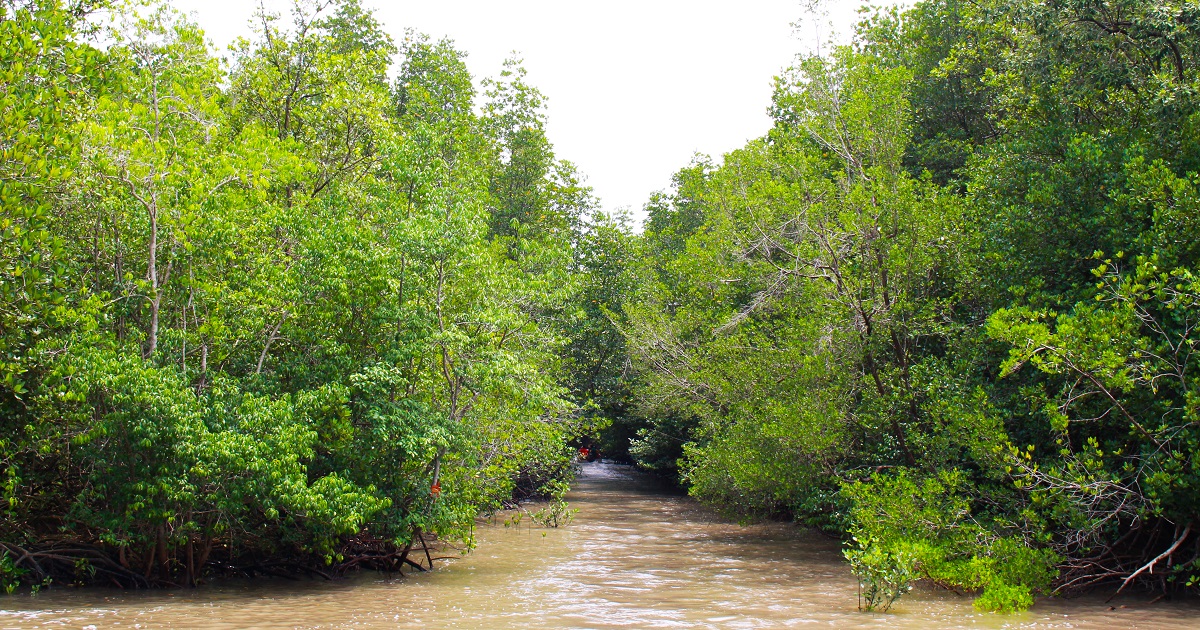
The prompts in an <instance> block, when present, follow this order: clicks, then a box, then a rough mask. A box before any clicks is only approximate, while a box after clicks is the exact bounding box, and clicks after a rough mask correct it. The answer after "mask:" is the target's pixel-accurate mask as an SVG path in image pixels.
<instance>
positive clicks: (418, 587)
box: [0, 464, 1200, 628]
mask: <svg viewBox="0 0 1200 630" xmlns="http://www.w3.org/2000/svg"><path fill="white" fill-rule="evenodd" d="M570 499H571V501H572V504H573V506H574V507H577V508H579V514H578V515H577V516H576V518H575V521H574V522H573V523H572V524H571V525H569V526H567V527H564V528H560V529H541V528H537V527H534V528H530V527H528V521H529V520H528V519H525V522H524V524H522V525H521V526H520V527H519V528H514V527H507V528H506V527H502V526H501V525H499V524H496V525H484V526H481V527H480V528H479V532H478V548H477V549H476V550H475V551H474V552H472V553H471V554H469V555H468V556H466V557H464V558H460V559H455V560H450V561H442V562H440V563H439V564H440V566H439V567H438V569H437V570H435V571H433V572H431V573H426V574H417V575H409V576H407V577H404V578H391V579H389V578H385V577H383V576H381V575H378V574H373V573H365V574H361V575H358V576H356V577H353V578H351V579H347V580H340V581H336V582H332V583H329V582H317V581H303V582H286V581H283V582H278V581H268V582H247V583H223V584H221V585H215V586H207V587H202V588H199V589H193V590H178V591H173V592H121V591H109V590H97V589H81V590H71V589H55V590H51V591H48V592H43V593H41V594H39V595H37V596H36V597H29V596H15V597H9V598H3V599H0V628H9V627H16V628H35V627H49V628H87V627H96V628H155V627H177V628H394V627H421V628H791V627H832V628H1200V607H1198V606H1196V605H1180V604H1154V605H1150V604H1145V603H1137V602H1133V601H1128V600H1127V601H1126V602H1125V603H1126V605H1127V607H1126V608H1119V609H1117V610H1114V611H1110V610H1109V609H1108V608H1109V607H1108V605H1106V604H1104V603H1103V600H1102V599H1101V598H1094V599H1085V600H1072V601H1065V602H1064V601H1055V600H1043V601H1039V602H1038V603H1037V605H1036V606H1035V607H1034V608H1033V609H1032V610H1030V611H1027V612H1024V613H1019V614H1014V615H997V614H991V613H980V612H977V611H975V610H974V609H973V608H972V607H971V602H970V599H968V598H965V597H958V596H955V595H953V594H951V593H946V592H944V591H935V590H932V589H929V590H918V591H915V592H913V593H911V594H909V595H908V596H906V597H905V598H904V599H902V600H901V602H900V603H899V604H898V605H897V606H896V607H895V608H894V609H893V611H892V612H891V613H887V614H868V613H861V612H858V611H857V610H856V600H855V581H854V579H853V577H852V576H851V575H850V573H849V571H848V570H847V568H846V566H845V564H844V563H843V562H842V560H841V556H840V554H839V551H838V545H837V543H836V542H833V541H830V540H828V539H826V538H824V537H822V536H820V535H818V534H814V533H811V532H806V531H803V530H799V529H797V528H795V527H791V526H788V525H783V524H770V525H753V526H748V527H741V526H738V525H733V524H729V523H727V522H725V521H722V520H721V519H719V518H716V517H715V516H714V515H712V514H711V513H710V512H709V511H707V510H705V509H703V508H701V507H699V506H697V505H696V504H695V502H693V501H692V500H690V499H688V498H686V497H682V496H678V495H674V494H670V493H668V492H665V491H662V490H659V489H657V488H656V486H655V485H654V484H653V482H651V481H650V480H648V479H645V478H643V477H641V476H639V475H637V474H636V473H634V472H632V471H630V470H629V469H628V468H626V467H620V466H611V465H607V464H590V465H587V466H585V467H584V470H583V473H582V474H581V476H580V478H579V480H578V481H577V483H576V485H575V489H574V492H573V494H572V496H571V497H570Z"/></svg>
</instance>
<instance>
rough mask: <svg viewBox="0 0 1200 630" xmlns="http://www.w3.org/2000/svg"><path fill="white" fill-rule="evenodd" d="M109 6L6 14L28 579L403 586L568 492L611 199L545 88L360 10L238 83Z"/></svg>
mask: <svg viewBox="0 0 1200 630" xmlns="http://www.w3.org/2000/svg"><path fill="white" fill-rule="evenodd" d="M97 8H98V7H94V6H82V5H79V6H77V5H72V6H70V7H68V6H66V5H63V4H60V3H58V2H56V1H55V0H29V1H27V2H25V1H14V2H3V3H0V55H3V58H4V59H3V63H2V65H0V68H3V70H2V71H3V73H4V76H3V81H0V125H2V131H0V150H2V151H3V153H2V154H0V200H2V201H3V220H2V223H0V226H2V227H0V229H2V230H3V239H2V240H0V274H2V275H0V291H2V293H0V295H2V300H0V318H2V319H3V321H2V323H0V380H2V382H3V386H2V387H0V480H2V481H0V488H2V496H3V505H2V506H0V507H2V509H3V515H4V517H3V519H0V541H3V542H2V544H0V558H3V560H2V562H3V563H2V564H0V579H2V580H3V583H4V586H5V587H6V588H8V589H11V588H13V587H14V586H16V585H17V584H18V583H20V582H31V583H38V582H41V581H43V580H45V579H46V578H48V577H54V578H55V579H61V578H62V577H63V575H64V573H66V574H67V576H68V577H69V578H71V579H81V580H87V579H90V578H95V579H99V580H103V581H105V582H109V581H112V580H115V581H116V582H117V583H120V584H125V585H139V584H147V583H170V582H176V583H178V582H182V581H194V580H195V579H196V578H197V577H198V576H200V575H201V574H202V572H203V569H204V567H206V566H216V565H218V564H219V565H221V566H226V567H246V566H251V567H254V566H257V567H260V569H261V568H262V567H271V566H281V565H280V564H279V563H294V564H297V565H300V566H310V567H319V566H321V565H322V564H338V563H341V562H343V561H346V562H349V561H351V560H357V559H358V558H357V557H355V558H352V557H351V556H353V555H354V554H355V553H358V552H361V551H363V550H368V551H371V552H372V553H378V554H379V555H387V554H392V555H397V554H401V555H400V556H399V557H398V558H393V564H395V563H396V562H397V561H402V560H403V559H404V557H403V555H402V553H403V552H405V551H406V550H407V549H409V548H410V547H411V545H412V544H413V541H414V540H420V541H421V542H420V543H419V544H424V539H425V536H426V535H427V534H432V535H435V536H439V537H442V538H443V539H451V540H454V539H457V540H460V541H464V542H466V543H468V544H469V542H470V537H471V531H472V527H473V524H474V519H475V517H476V516H477V515H478V514H479V513H480V512H482V511H487V510H491V509H495V508H497V507H499V506H500V505H501V504H502V503H504V502H505V501H507V500H510V499H511V498H512V497H513V496H514V492H515V491H518V490H520V489H521V488H518V487H517V484H522V485H523V486H524V488H523V489H524V490H525V491H533V492H537V491H539V490H540V489H544V488H543V487H545V488H548V490H545V491H547V492H550V491H553V493H556V494H559V495H561V490H562V484H561V480H562V479H564V478H565V477H567V476H569V473H570V469H569V465H570V458H571V456H572V450H571V448H570V446H569V441H570V440H571V439H573V438H574V437H575V436H577V435H579V434H580V433H582V432H583V431H584V430H585V428H586V426H587V423H588V422H592V420H590V418H592V417H593V416H594V414H591V415H589V414H584V413H581V412H580V411H579V407H578V405H577V404H576V403H575V402H574V398H573V394H572V387H571V381H570V379H569V378H567V377H564V376H563V375H564V374H568V372H567V371H566V369H565V367H564V365H563V360H562V359H560V358H559V357H560V355H562V354H563V352H562V351H563V349H564V348H565V347H566V346H567V345H568V344H569V343H570V341H571V339H570V337H569V333H570V332H571V331H572V330H573V328H572V326H573V325H574V324H573V322H575V321H577V320H578V319H579V318H580V317H581V316H582V315H581V313H580V310H579V309H578V308H577V307H576V306H575V302H576V296H577V295H578V294H579V293H580V292H581V291H582V290H583V283H582V282H581V281H580V280H579V279H578V278H579V276H580V274H579V273H577V271H576V269H577V267H578V264H577V261H576V260H575V256H576V254H575V249H576V247H575V245H576V241H577V240H578V236H577V235H579V234H586V233H590V232H589V230H588V228H587V227H586V225H585V224H586V223H587V219H588V217H589V216H590V212H591V206H592V205H593V203H594V202H593V201H592V200H591V197H590V195H589V193H588V190H587V189H586V188H584V187H582V186H581V185H580V184H579V182H578V178H577V176H575V174H574V171H573V169H572V167H571V166H570V165H569V164H567V163H563V162H559V161H557V160H556V159H555V157H554V155H553V152H552V148H551V146H550V145H549V143H548V142H547V141H546V138H545V134H544V130H543V126H544V111H543V104H542V101H543V99H542V97H541V96H540V94H539V93H538V92H537V91H536V90H535V89H533V88H532V87H530V86H529V85H527V84H526V83H525V82H524V81H523V79H522V76H523V71H522V70H521V69H520V67H519V64H518V63H517V62H515V61H514V62H513V63H511V64H509V65H508V66H506V67H505V68H504V69H503V72H501V73H500V76H499V77H498V78H496V79H494V80H491V81H489V82H488V83H487V84H486V86H487V92H486V94H483V95H479V94H476V90H475V87H474V83H473V80H472V77H471V76H470V74H469V73H468V72H467V69H466V66H465V64H464V55H463V53H461V52H459V51H458V50H456V49H455V48H454V47H453V45H452V44H451V43H450V42H449V41H431V40H429V39H428V38H426V37H424V36H421V35H419V34H416V33H409V34H407V36H406V37H405V38H404V40H403V41H402V42H395V41H393V40H392V39H391V38H390V37H389V36H388V35H387V34H386V33H385V32H384V31H383V30H382V27H381V25H380V24H378V23H377V22H376V21H375V19H374V18H373V17H372V16H371V14H370V13H369V12H367V11H365V10H364V9H363V8H362V7H361V6H360V5H359V4H358V2H357V1H356V0H339V1H336V2H320V3H301V4H298V5H296V7H295V9H294V11H293V12H292V15H291V16H290V17H289V18H288V19H284V18H282V17H280V16H276V15H269V14H267V15H260V16H258V18H257V20H258V27H257V32H256V34H255V36H254V38H253V39H250V40H241V41H239V42H238V43H237V44H236V45H235V46H234V47H233V49H232V60H231V61H230V62H229V63H227V64H226V63H222V62H221V61H220V60H219V59H218V57H217V56H215V54H214V52H213V51H212V50H210V49H209V47H208V45H207V44H206V43H205V40H204V38H203V34H202V32H201V31H200V30H199V29H198V27H197V26H196V25H195V24H192V23H190V22H188V21H187V19H185V18H183V17H181V16H179V15H178V14H176V13H174V12H172V11H171V10H170V8H169V7H167V6H152V7H150V8H149V9H145V10H143V11H142V14H141V15H133V14H126V13H123V12H120V11H117V12H115V13H113V14H114V15H115V18H113V20H112V22H111V24H109V23H107V22H105V21H104V20H103V19H102V17H103V16H104V15H105V13H104V12H101V13H95V12H93V10H94V9H97ZM88 42H93V43H91V44H89V43H88ZM101 44H103V45H101ZM397 53H398V55H399V58H400V59H401V60H402V61H401V63H400V64H399V66H398V67H392V59H393V56H394V55H397ZM359 555H361V554H359ZM272 563H274V564H272ZM262 570H267V569H262ZM72 572H74V576H72V575H71V574H72ZM268 572H269V570H268Z"/></svg>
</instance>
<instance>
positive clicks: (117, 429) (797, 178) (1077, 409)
mask: <svg viewBox="0 0 1200 630" xmlns="http://www.w3.org/2000/svg"><path fill="white" fill-rule="evenodd" d="M98 8H101V7H100V5H98V4H97V5H93V4H89V3H87V2H84V3H77V4H71V5H64V4H62V3H60V2H57V1H56V0H0V58H2V61H0V79H2V81H0V204H2V208H3V213H2V215H0V493H2V495H0V496H2V497H3V505H0V509H3V513H4V518H3V520H2V521H0V541H2V542H0V581H2V584H3V585H4V586H5V587H6V588H9V589H11V588H14V587H15V586H16V585H18V584H20V583H22V582H24V583H34V584H36V583H39V582H41V581H44V580H45V579H47V578H50V577H53V578H55V579H58V578H62V577H64V576H66V577H68V578H69V579H78V580H81V581H86V580H88V579H93V578H94V579H103V580H106V581H108V580H111V581H116V582H117V583H119V584H126V585H142V584H151V583H158V584H167V583H177V582H180V581H194V580H195V579H197V578H198V577H200V576H201V575H203V573H204V570H205V568H206V567H208V568H212V567H214V566H224V567H226V568H230V569H232V568H236V567H242V568H243V570H245V568H246V567H258V568H259V569H260V570H265V569H264V568H269V567H272V566H276V567H277V566H281V564H287V563H290V564H291V565H295V566H304V567H309V569H310V570H313V569H314V568H315V567H319V566H321V565H322V564H340V565H342V566H349V565H353V564H354V563H357V562H359V561H360V560H362V559H363V558H368V557H369V558H375V559H379V558H384V557H387V558H392V560H391V561H392V562H397V561H398V562H401V563H402V562H403V560H404V558H406V554H407V552H408V550H409V549H411V548H412V546H413V545H414V544H424V537H425V535H426V534H432V535H436V536H440V537H443V538H450V539H457V540H461V541H464V542H466V543H468V544H469V542H470V537H471V528H472V524H473V522H474V518H475V517H476V516H477V515H478V514H479V513H481V512H486V511H488V510H491V509H495V508H496V507H498V506H500V505H502V504H503V503H504V502H505V501H507V500H509V499H511V498H512V497H513V496H514V493H519V492H543V493H547V494H551V495H553V496H555V497H557V498H558V499H559V500H558V501H556V502H554V503H553V504H551V506H549V507H547V508H546V509H545V510H544V511H543V512H539V515H540V516H539V518H540V519H542V520H544V521H545V522H547V523H553V524H558V523H560V522H565V521H566V520H569V518H570V513H571V512H570V510H569V509H568V508H567V507H566V505H565V504H564V503H562V501H561V496H562V494H563V493H564V492H565V489H566V485H565V483H564V480H565V479H567V478H568V477H569V474H570V469H569V468H570V460H571V456H572V453H571V451H572V449H571V447H570V445H576V446H578V445H580V444H586V445H588V446H591V447H592V448H593V449H595V448H599V450H600V451H601V452H604V453H607V454H609V455H614V456H627V457H629V458H631V459H633V460H635V461H637V462H638V463H639V464H641V465H642V466H644V467H647V468H652V469H658V470H662V471H665V472H667V473H669V474H674V475H676V476H677V479H679V481H680V482H681V483H683V484H684V485H686V486H687V487H688V488H689V489H690V491H691V492H692V494H694V495H695V496H697V497H699V498H701V499H703V500H705V501H708V502H710V503H712V504H714V505H717V506H719V507H721V508H722V509H724V510H726V511H727V512H729V513H731V514H735V515H738V516H741V517H754V516H769V517H784V518H791V519H794V520H796V521H797V522H800V523H803V524H806V525H809V526H814V527H819V528H823V529H826V530H828V531H832V532H836V533H839V534H841V535H844V536H845V538H846V540H847V542H848V545H847V551H846V558H847V559H848V561H849V563H850V565H851V567H852V569H853V570H854V571H855V573H856V574H857V575H858V576H859V577H860V579H861V580H862V585H863V589H862V595H863V597H864V606H865V607H867V608H870V609H887V608H888V607H889V606H891V605H892V603H893V602H894V601H895V600H896V599H897V598H899V597H901V596H902V595H903V593H904V592H906V591H907V590H908V589H909V588H910V585H911V584H912V582H914V581H916V580H922V579H923V580H928V581H931V582H933V583H935V584H938V585H941V586H945V587H947V588H951V589H956V590H960V591H970V592H973V593H976V594H977V599H976V603H977V605H978V606H979V607H980V608H984V609H992V610H1013V609H1019V608H1024V607H1028V606H1030V605H1031V604H1032V602H1033V598H1034V596H1035V595H1037V594H1040V593H1050V592H1058V593H1067V592H1072V591H1078V590H1081V589H1084V588H1087V587H1089V586H1094V585H1098V584H1099V585H1111V588H1112V590H1123V589H1126V588H1127V587H1131V588H1133V587H1136V588H1145V589H1154V590H1158V591H1161V592H1162V593H1164V594H1173V593H1177V592H1181V591H1184V590H1188V589H1192V588H1194V587H1195V586H1196V585H1197V583H1198V582H1200V566H1197V562H1198V556H1200V460H1198V459H1197V452H1198V450H1200V394H1198V393H1197V391H1196V388H1197V386H1200V382H1198V381H1197V378H1198V377H1197V376H1196V371H1197V370H1196V365H1195V364H1194V362H1193V361H1192V359H1193V355H1194V353H1195V350H1196V349H1197V343H1198V342H1200V336H1198V335H1200V333H1198V332H1197V326H1200V239H1198V238H1197V234H1200V193H1198V192H1197V189H1198V187H1200V174H1198V172H1200V138H1198V137H1197V132H1198V131H1200V102H1198V100H1197V99H1198V98H1200V96H1198V94H1200V65H1198V64H1200V58H1198V56H1200V33H1198V32H1197V30H1196V29H1197V24H1198V23H1200V22H1198V20H1200V10H1197V9H1196V7H1195V6H1193V5H1192V4H1188V3H1184V2H1182V1H1179V0H1167V1H1162V0H1158V1H1150V0H1097V1H1090V0H1089V1H1087V2H1084V1H1081V0H973V1H971V2H967V1H966V0H924V1H922V2H917V3H916V4H915V5H914V6H912V7H911V8H908V9H905V10H881V11H876V12H873V13H869V14H867V15H866V17H865V18H864V20H863V21H862V22H861V23H860V25H859V26H858V29H857V31H856V37H855V39H854V43H853V44H851V45H848V46H842V47H836V48H834V49H833V52H831V53H829V54H826V55H817V56H804V57H801V58H799V59H798V60H797V62H796V64H795V65H794V66H793V67H792V68H790V69H788V70H787V71H786V72H785V73H783V75H782V76H781V77H779V78H778V79H777V82H776V90H775V96H774V99H773V101H772V103H771V110H770V111H771V113H772V116H773V119H774V125H773V127H772V129H771V130H770V131H769V133H767V134H766V135H765V136H764V137H762V138H759V139H756V140H753V141H751V142H749V143H747V144H746V146H744V147H742V148H740V149H738V150H736V151H733V152H731V153H729V154H728V155H726V156H724V158H723V159H722V160H721V161H720V162H715V161H711V160H708V159H707V158H698V159H697V160H696V161H695V162H694V163H692V164H691V165H689V166H687V167H686V168H684V169H682V170H681V171H679V173H678V174H677V175H676V176H675V179H674V185H673V187H672V189H671V191H670V192H669V193H660V194H657V195H655V196H654V197H653V198H652V199H650V201H649V203H648V204H647V206H646V214H647V218H646V223H645V226H644V232H643V233H642V234H636V233H635V232H634V230H633V228H632V226H631V225H630V219H629V217H628V216H627V214H626V213H623V212H618V213H615V214H604V213H602V212H599V211H598V209H597V202H596V200H594V199H593V198H592V196H591V193H590V191H589V190H588V189H587V188H586V187H585V186H583V185H582V184H581V182H580V179H581V178H580V176H579V175H578V174H577V173H576V171H575V169H574V167H573V166H572V165H571V164H570V163H568V162H563V161H559V160H558V159H556V157H555V156H554V153H553V148H552V147H551V145H550V143H549V141H548V140H547V138H546V134H545V122H546V121H545V103H544V101H545V99H544V97H543V96H542V94H541V93H539V92H538V91H537V90H536V89H535V88H533V87H531V86H530V85H529V84H528V83H527V82H526V77H525V73H524V71H523V70H522V69H521V66H520V63H519V61H516V60H513V61H511V62H509V63H508V64H506V65H505V67H504V68H503V69H502V70H501V72H500V73H499V76H498V77H496V78H495V79H489V80H486V81H484V82H482V84H481V85H482V87H483V91H482V94H478V93H477V91H476V87H475V86H476V84H475V82H474V81H473V78H472V77H471V75H470V74H469V73H468V71H467V68H466V65H465V62H464V55H463V53H461V52H460V51H458V50H456V49H455V48H454V47H453V44H452V43H451V42H449V41H432V40H430V39H428V38H427V37H424V36H422V35H420V34H418V33H413V32H409V33H407V34H406V35H405V37H404V39H403V41H395V40H393V39H392V38H391V37H390V36H389V35H388V34H387V33H386V32H385V31H384V30H383V27H382V26H381V25H380V24H379V23H378V22H377V21H376V20H375V19H374V17H373V16H372V15H371V14H370V12H369V11H366V10H364V9H363V8H362V6H361V5H360V4H359V3H358V2H357V0H331V1H322V2H316V3H312V2H301V3H299V4H297V5H296V7H295V9H294V11H293V12H292V14H291V15H290V16H289V18H288V19H284V18H282V17H280V16H276V15H269V14H267V15H260V16H258V18H257V22H256V24H257V27H256V28H257V30H256V33H255V35H254V37H253V38H252V39H248V40H240V41H239V42H238V43H237V44H235V46H234V47H233V49H232V50H231V58H230V60H229V61H228V62H224V61H222V60H220V59H218V58H217V57H216V56H215V55H214V53H213V51H211V50H210V49H209V47H208V45H207V44H206V43H205V41H204V39H203V34H202V33H201V31H200V30H199V28H198V27H197V26H196V25H195V24H192V23H190V22H188V21H187V20H186V19H184V18H181V17H180V16H178V15H177V14H175V13H173V12H172V11H171V10H170V9H169V8H168V7H166V6H159V5H155V6H151V7H150V8H149V9H147V10H144V11H143V12H142V13H141V15H134V14H130V13H125V12H122V11H114V12H111V15H115V18H114V19H113V21H112V22H111V24H108V25H107V26H105V25H104V24H105V23H104V22H103V21H102V20H101V19H99V17H98V16H99V15H102V13H96V12H95V11H96V9H98ZM394 58H395V59H399V60H400V62H399V63H398V64H396V65H395V66H393V61H392V60H393V59H394ZM578 440H582V441H578ZM372 554H374V555H372ZM368 564H370V563H368Z"/></svg>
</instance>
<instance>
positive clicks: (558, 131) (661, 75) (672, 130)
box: [173, 0, 860, 218]
mask: <svg viewBox="0 0 1200 630" xmlns="http://www.w3.org/2000/svg"><path fill="white" fill-rule="evenodd" d="M173 4H174V5H175V6H177V7H179V8H180V9H182V10H184V11H188V12H194V14H195V15H196V17H197V20H198V21H199V23H200V25H201V26H202V27H203V28H204V29H205V31H206V32H207V33H208V36H209V38H211V39H212V40H213V42H214V43H215V44H216V45H217V47H218V48H219V49H220V50H221V51H222V52H223V51H224V50H225V48H226V46H228V44H229V43H230V42H231V41H233V39H234V38H235V37H238V36H239V35H248V34H249V32H250V31H249V27H248V21H249V19H250V17H251V15H252V14H253V12H254V10H255V8H256V7H257V6H258V2H257V0H176V2H174V3H173ZM363 4H364V6H367V7H371V8H373V9H375V11H376V15H377V16H378V18H379V20H380V21H381V22H382V23H383V25H384V27H385V28H386V30H387V31H388V32H389V33H391V34H392V36H393V38H395V39H397V40H399V39H402V38H403V32H404V29H406V28H410V27H411V28H414V29H416V30H418V31H421V32H424V33H427V34H429V35H431V36H433V37H434V38H440V37H449V38H451V39H453V40H454V41H455V43H456V45H457V47H458V48H459V49H460V50H464V51H466V52H467V53H468V57H467V63H468V66H469V67H470V69H471V73H472V75H474V76H475V78H476V81H477V82H478V80H479V79H480V78H482V77H485V76H494V75H496V74H498V73H499V71H500V68H501V63H502V62H503V60H504V59H505V57H507V56H509V55H510V54H511V53H512V51H514V50H515V51H517V52H518V54H519V55H520V56H521V57H522V58H524V60H525V67H526V69H527V70H528V71H529V81H530V83H532V84H533V85H535V86H537V88H538V89H540V90H541V91H542V92H543V93H544V94H545V95H546V96H547V98H548V113H549V127H548V134H549V136H550V140H551V142H553V143H554V146H555V152H556V154H557V156H558V157H559V158H560V159H567V160H570V161H572V162H574V163H575V164H576V165H577V166H578V167H579V169H580V171H581V172H582V173H583V174H584V175H585V176H586V177H587V183H588V184H589V185H591V186H592V187H593V188H594V189H595V192H596V195H597V196H598V197H599V198H600V200H601V202H602V205H603V207H604V208H606V209H609V210H612V209H616V208H618V207H622V206H624V207H627V208H630V209H631V210H633V211H634V214H635V216H637V217H639V218H640V217H641V208H642V205H643V204H644V203H645V202H646V199H647V198H648V196H649V195H650V193H651V192H653V191H655V190H663V189H666V188H668V187H669V185H670V178H671V175H672V173H674V172H675V171H677V170H679V169H680V168H682V167H683V166H685V165H687V163H688V162H689V161H690V160H691V158H692V155H693V154H695V153H697V152H699V153H704V154H708V155H712V156H714V157H719V156H720V155H721V154H723V153H725V152H727V151H730V150H733V149H736V148H738V147H739V146H741V145H742V144H743V143H745V142H746V141H747V140H749V139H751V138H755V137H758V136H760V135H762V134H764V133H766V131H767V129H769V127H770V119H769V118H768V116H767V113H766V112H767V107H768V105H769V104H770V98H771V89H772V77H774V76H775V75H777V74H779V72H780V70H782V69H783V68H784V67H786V66H788V65H789V64H790V62H791V60H792V59H793V57H794V56H795V55H796V54H797V53H799V52H802V51H811V50H814V47H815V45H816V44H817V42H819V41H827V40H828V39H829V38H830V36H831V35H832V34H834V32H835V31H836V32H840V33H841V34H842V36H843V37H842V39H844V38H845V35H846V34H848V33H849V31H850V29H851V25H852V24H853V22H854V20H855V19H856V13H855V11H856V9H857V8H858V6H859V4H860V3H859V2H858V1H857V0H841V1H838V0H830V1H828V2H825V3H824V4H825V8H824V11H825V13H826V15H825V17H823V18H817V19H814V18H813V17H811V16H807V17H806V13H805V9H804V6H805V5H807V4H809V2H805V1H804V0H742V1H741V2H730V1H728V0H726V1H723V2H714V1H711V0H603V1H596V0H593V1H591V2H580V1H578V0H575V1H572V0H441V1H439V0H421V1H420V2H415V1H410V0H392V1H387V0H364V2H363ZM266 5H267V8H268V9H269V10H272V11H276V12H279V13H283V14H286V13H287V9H288V7H290V6H291V2H290V1H289V0H267V2H266ZM797 23H798V24H797ZM794 25H796V26H794Z"/></svg>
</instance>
